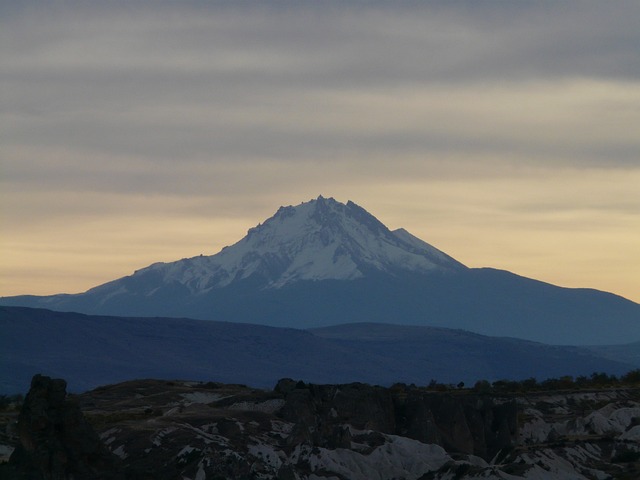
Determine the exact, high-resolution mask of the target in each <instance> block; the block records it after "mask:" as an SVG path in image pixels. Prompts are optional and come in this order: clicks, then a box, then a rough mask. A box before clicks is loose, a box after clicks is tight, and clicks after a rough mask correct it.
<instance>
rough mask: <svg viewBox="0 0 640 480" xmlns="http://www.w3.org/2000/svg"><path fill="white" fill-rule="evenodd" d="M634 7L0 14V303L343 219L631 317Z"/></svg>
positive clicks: (143, 8)
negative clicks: (289, 212)
mask: <svg viewBox="0 0 640 480" xmlns="http://www.w3.org/2000/svg"><path fill="white" fill-rule="evenodd" d="M639 18H640V5H639V4H637V3H636V2H615V3H606V4H604V3H602V2H577V1H572V2H564V3H561V4H559V3H546V2H545V3H542V2H533V3H529V2H526V3H522V2H517V3H516V2H512V3H505V2H492V1H489V2H481V3H478V2H471V1H469V2H429V3H426V4H422V3H419V2H397V3H393V4H387V3H385V2H350V3H346V4H345V3H343V2H322V3H313V2H281V3H278V4H277V5H269V4H265V3H260V2H252V1H248V2H238V3H225V2H223V3H209V2H200V1H186V2H179V3H174V2H164V1H161V2H154V3H143V2H135V1H134V2H109V3H104V2H91V1H90V2H67V1H62V2H55V3H53V4H51V3H50V2H38V1H36V2H29V4H22V3H21V2H18V3H16V2H8V1H0V71H1V73H0V86H1V91H2V94H1V95H0V107H1V108H0V131H2V132H3V134H2V135H1V136H0V153H1V155H0V199H1V202H0V204H1V205H2V207H1V209H0V212H1V225H2V236H1V237H0V238H1V240H0V258H2V263H1V266H0V296H10V295H19V294H37V295H42V294H55V293H63V292H64V293H77V292H81V291H85V290H87V289H89V288H91V287H94V286H96V285H99V284H102V283H104V282H107V281H109V280H113V279H116V278H119V277H122V276H126V275H130V274H131V273H133V271H134V270H136V269H139V268H142V267H145V266H147V265H149V264H151V263H154V262H158V261H165V262H168V261H175V260H178V259H181V258H185V257H191V256H196V255H199V254H205V255H212V254H215V253H217V252H218V251H220V249H221V248H222V247H224V246H226V245H230V244H233V243H235V242H236V241H238V240H240V239H241V238H242V237H243V236H244V235H245V234H246V231H247V229H249V228H251V227H253V226H255V225H256V224H258V223H260V222H262V221H264V220H265V219H266V218H268V217H270V216H271V215H273V214H274V213H275V211H276V210H277V208H278V207H279V206H281V205H296V204H299V203H301V202H303V201H308V200H310V199H312V198H315V197H317V196H318V195H323V196H325V197H334V198H336V199H337V200H338V201H341V202H346V201H347V200H352V201H354V202H355V203H357V204H358V205H360V206H362V207H363V208H365V209H366V210H368V211H369V212H370V213H371V214H373V215H374V216H376V217H377V218H378V219H379V220H380V221H381V222H383V223H384V224H385V225H387V226H388V227H389V228H391V229H396V228H400V227H402V228H405V229H407V230H408V231H409V232H411V233H412V234H414V235H416V236H417V237H419V238H421V239H423V240H424V241H426V242H428V243H430V244H432V245H433V246H435V247H436V248H438V249H440V250H442V251H444V252H445V253H447V254H449V255H451V256H452V257H454V258H455V259H457V260H459V261H460V262H462V263H464V264H465V265H467V266H469V267H493V268H499V269H505V270H509V271H512V272H514V273H517V274H519V275H523V276H527V277H531V278H535V279H537V280H542V281H545V282H549V283H553V284H556V285H560V286H566V287H583V288H596V289H599V290H604V291H609V292H612V293H615V294H618V295H622V296H624V297H626V298H628V299H630V300H633V301H635V302H640V276H639V275H638V272H640V249H639V248H638V245H640V195H639V193H638V185H640V135H638V125H640V64H639V63H638V61H637V52H638V51H640V32H639V31H638V29H637V20H638V19H639Z"/></svg>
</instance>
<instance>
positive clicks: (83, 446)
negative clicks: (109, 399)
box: [9, 375, 124, 480]
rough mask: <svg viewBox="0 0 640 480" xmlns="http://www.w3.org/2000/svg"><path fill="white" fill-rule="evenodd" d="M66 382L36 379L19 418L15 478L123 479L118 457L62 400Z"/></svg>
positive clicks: (13, 460) (13, 462)
mask: <svg viewBox="0 0 640 480" xmlns="http://www.w3.org/2000/svg"><path fill="white" fill-rule="evenodd" d="M66 386H67V384H66V382H65V381H64V380H59V379H58V380H53V379H51V378H49V377H45V376H41V375H36V376H35V377H33V380H32V382H31V389H30V390H29V393H28V394H27V396H26V398H25V401H24V404H23V406H22V410H21V412H20V415H19V417H18V425H17V427H18V428H17V433H18V437H19V440H20V443H19V445H17V447H16V449H15V450H14V452H13V454H12V456H11V458H10V460H9V465H10V468H11V469H12V475H15V478H25V479H30V480H31V479H34V480H35V479H47V480H49V479H51V480H58V479H71V478H72V479H74V480H84V479H86V480H90V479H96V478H102V479H105V480H108V479H112V480H119V479H124V476H123V475H122V473H121V469H120V466H119V465H118V462H117V458H116V457H115V456H114V455H113V454H112V453H111V452H109V450H108V449H107V448H106V447H105V446H104V445H103V443H102V442H101V441H100V438H99V437H98V434H97V433H96V432H95V431H94V430H93V428H92V427H91V426H90V425H89V423H87V421H86V420H85V418H84V416H83V414H82V412H81V411H80V408H79V406H78V405H77V403H75V402H73V401H70V400H68V399H67V392H66Z"/></svg>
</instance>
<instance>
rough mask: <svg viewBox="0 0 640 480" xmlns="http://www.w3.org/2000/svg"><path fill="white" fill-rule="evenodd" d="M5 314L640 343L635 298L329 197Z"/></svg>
mask: <svg viewBox="0 0 640 480" xmlns="http://www.w3.org/2000/svg"><path fill="white" fill-rule="evenodd" d="M0 305H14V306H18V305H21V306H29V307H41V308H50V309H54V310H63V311H64V310H66V311H78V312H83V313H88V314H106V315H120V316H123V315H124V316H172V317H190V318H196V319H207V320H221V321H231V322H245V323H256V324H263V325H271V326H278V327H296V328H313V327H323V326H328V325H332V324H340V323H354V322H367V321H374V322H382V323H394V324H408V325H431V326H441V327H447V328H461V329H464V330H468V331H472V332H476V333H480V334H483V335H490V336H513V337H517V338H522V339H528V340H533V341H538V342H543V343H550V344H573V345H589V344H601V345H607V344H609V345H612V344H622V343H627V342H629V341H634V340H640V305H638V304H636V303H634V302H631V301H630V300H627V299H624V298H622V297H619V296H616V295H613V294H609V293H606V292H600V291H597V290H593V289H568V288H563V287H557V286H554V285H551V284H548V283H545V282H540V281H537V280H533V279H528V278H526V277H521V276H519V275H516V274H513V273H510V272H506V271H501V270H496V269H491V268H481V269H477V268H468V267H466V266H465V265H463V264H462V263H460V262H458V261H457V260H455V259H453V258H452V257H450V256H448V255H447V254H446V253H444V252H442V251H440V250H438V249H437V248H435V247H433V246H431V245H430V244H428V243H427V242H424V241H423V240H421V239H419V238H417V237H415V236H413V235H411V234H410V233H409V232H407V231H406V230H404V229H397V230H394V231H391V230H389V229H388V228H387V227H386V226H385V225H384V224H382V223H381V222H380V221H379V220H378V219H376V218H375V217H374V216H373V215H371V214H370V213H368V212H367V211H366V210H365V209H363V208H362V207H359V206H358V205H356V204H355V203H353V202H351V201H348V202H347V204H342V203H340V202H337V201H336V200H334V199H333V198H328V199H325V198H324V197H322V196H320V197H318V198H317V199H315V200H311V201H309V202H304V203H302V204H300V205H297V206H295V207H294V206H288V207H280V208H279V209H278V210H277V212H276V213H275V214H274V215H273V216H272V217H270V218H268V219H267V220H266V221H264V222H263V223H260V224H258V225H257V226H256V227H253V228H251V229H249V231H248V233H247V235H246V236H245V237H244V238H242V239H241V240H239V241H238V242H236V243H235V244H233V245H231V246H228V247H225V248H223V249H222V250H221V251H220V252H219V253H217V254H215V255H211V256H199V257H192V258H185V259H182V260H178V261H176V262H169V263H155V264H152V265H150V266H148V267H145V268H142V269H139V270H137V271H136V272H135V273H134V274H133V275H130V276H126V277H122V278H119V279H116V280H113V281H111V282H107V283H105V284H102V285H99V286H97V287H94V288H92V289H90V290H88V291H86V292H84V293H81V294H73V295H69V294H66V295H51V296H46V297H37V296H17V297H5V298H1V299H0Z"/></svg>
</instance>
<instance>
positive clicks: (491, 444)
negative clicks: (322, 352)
mask: <svg viewBox="0 0 640 480" xmlns="http://www.w3.org/2000/svg"><path fill="white" fill-rule="evenodd" d="M275 390H276V392H280V393H282V394H283V395H284V399H285V405H284V406H283V408H282V410H281V411H280V414H281V416H282V418H283V419H284V420H286V421H290V422H294V423H296V424H297V426H298V427H299V428H302V429H303V430H304V431H305V432H306V436H307V437H308V438H309V439H310V440H312V442H313V444H314V445H317V446H326V445H325V443H327V442H331V441H332V440H333V436H334V435H335V432H340V431H341V430H340V426H341V425H351V426H353V427H355V428H357V429H361V430H375V431H378V432H381V433H386V434H393V435H400V436H403V437H407V438H411V439H414V440H418V441H420V442H422V443H428V444H436V445H440V446H442V447H443V448H445V449H446V450H447V451H450V452H456V453H466V454H473V455H476V456H479V457H482V458H485V459H490V458H491V457H493V456H494V455H495V454H496V453H498V452H499V451H500V450H501V449H504V448H507V447H510V446H513V445H514V444H515V441H516V440H517V436H518V426H517V405H516V402H515V401H506V400H500V401H497V400H496V399H495V398H491V397H489V396H487V395H472V394H467V395H456V394H444V393H433V392H425V391H422V390H419V389H416V388H409V387H404V386H396V387H395V388H392V389H387V388H382V387H372V386H370V385H366V384H360V383H355V384H349V385H304V384H300V383H299V384H296V383H295V382H293V381H292V380H281V381H280V382H279V383H278V385H277V386H276V389H275ZM312 432H313V434H312Z"/></svg>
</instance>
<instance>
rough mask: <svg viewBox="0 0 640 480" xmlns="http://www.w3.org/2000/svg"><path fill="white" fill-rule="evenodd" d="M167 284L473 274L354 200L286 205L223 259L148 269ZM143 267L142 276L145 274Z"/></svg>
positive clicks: (197, 287)
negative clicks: (381, 274)
mask: <svg viewBox="0 0 640 480" xmlns="http://www.w3.org/2000/svg"><path fill="white" fill-rule="evenodd" d="M148 268H149V269H154V270H155V272H156V273H161V275H162V276H163V277H165V280H166V281H170V282H174V281H177V282H178V283H181V284H184V285H185V286H188V287H189V288H190V289H191V290H192V291H194V292H198V291H201V292H202V291H208V290H210V289H212V288H218V287H224V286H226V285H230V284H232V283H235V282H238V281H242V280H248V279H249V278H252V279H253V280H254V281H258V282H259V284H261V285H262V286H263V287H265V288H280V287H282V286H284V285H287V284H290V283H294V282H296V281H300V280H329V279H334V280H354V279H356V278H360V277H363V276H366V275H367V274H369V273H371V272H374V271H380V272H385V273H392V274H397V273H400V272H402V271H410V272H421V273H428V272H434V271H449V270H458V269H461V268H465V267H464V266H463V265H462V264H460V263H459V262H457V261H455V260H454V259H452V258H450V257H448V256H447V255H445V254H444V253H442V252H440V251H439V250H437V249H436V248H434V247H432V246H431V245H429V244H427V243H426V242H423V241H421V240H419V239H418V238H416V237H414V236H412V235H411V234H409V233H408V232H406V231H404V230H403V231H396V232H392V231H390V230H389V229H388V228H387V227H386V226H385V225H384V224H382V223H381V222H380V221H379V220H378V219H377V218H375V217H374V216H373V215H371V214H370V213H369V212H367V211H366V210H365V209H364V208H362V207H360V206H358V205H356V204H355V203H354V202H352V201H348V202H347V203H346V204H344V203H341V202H338V201H337V200H335V199H334V198H331V197H329V198H325V197H323V196H322V195H320V196H319V197H318V198H316V199H313V200H310V201H308V202H303V203H301V204H299V205H296V206H291V205H289V206H282V207H280V208H279V209H278V210H277V211H276V213H275V214H274V215H273V216H272V217H270V218H268V219H267V220H265V221H264V222H263V223H260V224H258V225H257V226H255V227H253V228H251V229H249V231H248V232H247V236H246V237H244V238H243V239H242V240H240V241H239V242H237V243H236V244H234V245H232V246H229V247H225V248H224V249H222V251H221V252H220V253H218V254H216V255H212V256H209V257H195V258H192V259H186V260H181V261H179V262H174V263H170V264H158V265H152V266H151V267H148ZM146 270H147V269H143V270H141V271H140V272H144V271H146Z"/></svg>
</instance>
